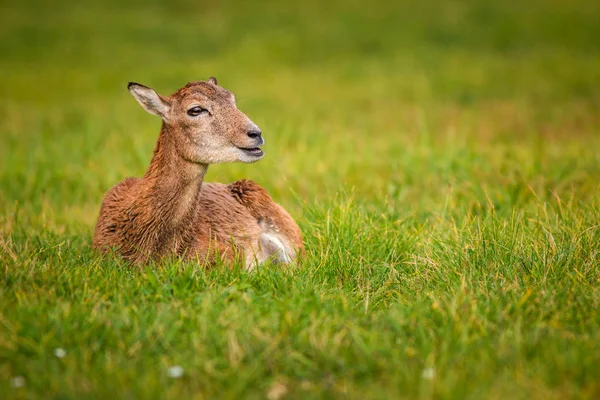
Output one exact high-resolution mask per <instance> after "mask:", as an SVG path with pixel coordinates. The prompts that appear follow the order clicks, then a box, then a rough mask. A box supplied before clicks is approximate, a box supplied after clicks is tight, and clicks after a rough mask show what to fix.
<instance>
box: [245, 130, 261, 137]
mask: <svg viewBox="0 0 600 400" xmlns="http://www.w3.org/2000/svg"><path fill="white" fill-rule="evenodd" d="M261 135H262V132H261V131H248V137H250V138H251V139H258V138H259V137H260V136H261Z"/></svg>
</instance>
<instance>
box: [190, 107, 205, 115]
mask: <svg viewBox="0 0 600 400" xmlns="http://www.w3.org/2000/svg"><path fill="white" fill-rule="evenodd" d="M187 113H188V115H189V116H190V117H197V116H198V115H200V114H202V113H207V114H208V110H206V109H204V108H202V107H199V106H196V107H192V108H190V109H189V110H188V112H187Z"/></svg>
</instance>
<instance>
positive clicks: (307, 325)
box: [0, 0, 600, 400]
mask: <svg viewBox="0 0 600 400" xmlns="http://www.w3.org/2000/svg"><path fill="white" fill-rule="evenodd" d="M0 7H1V8H2V10H1V12H0V15H1V17H0V18H1V20H2V21H1V22H2V23H1V24H0V53H1V54H2V56H1V57H0V94H1V96H0V233H1V236H0V265H1V267H0V271H1V274H2V278H1V282H0V398H3V399H9V398H10V399H12V398H15V399H20V398H56V399H66V398H77V399H81V398H111V397H112V398H215V397H219V398H240V397H242V398H265V397H266V398H268V399H270V400H277V399H281V398H351V399H355V398H369V399H371V398H420V399H446V398H456V399H465V398H468V399H480V398H486V399H499V398H515V399H565V398H598V397H600V383H599V381H598V376H600V348H599V347H598V343H600V333H599V332H600V315H599V313H598V308H599V305H600V289H599V287H600V285H599V284H600V272H599V266H600V255H599V249H600V196H599V194H600V183H599V182H600V152H599V151H598V149H600V113H599V112H598V110H599V109H600V95H599V94H600V41H598V39H597V38H598V37H600V25H598V18H599V17H600V6H599V5H598V4H595V3H594V2H591V1H585V0H574V1H570V2H561V1H546V0H544V1H542V0H532V1H528V2H521V3H519V4H513V2H503V1H500V0H497V1H488V2H479V1H476V0H469V1H463V2H450V1H447V2H434V1H433V0H425V1H421V2H418V4H415V3H414V2H408V1H406V2H404V1H401V2H384V1H375V2H371V3H369V4H368V5H366V4H364V3H363V2H357V1H344V2H342V1H333V2H327V3H322V2H319V1H316V0H315V1H304V2H301V3H298V4H296V5H292V4H290V3H287V2H275V1H269V2H261V3H260V4H259V3H257V2H238V3H233V2H211V3H210V4H203V3H202V2H190V1H185V0H177V1H174V2H169V3H168V5H167V3H164V4H163V3H160V2H154V1H144V2H142V1H135V0H132V1H128V2H126V3H124V4H122V3H121V2H116V1H114V2H112V3H111V2H104V3H102V4H85V3H76V2H67V1H64V0H57V1H55V2H52V3H47V2H41V1H37V2H18V1H16V0H8V2H4V3H3V4H2V5H1V6H0ZM211 75H215V76H217V78H218V79H219V82H220V83H221V84H222V85H223V86H225V87H227V88H229V89H231V90H232V91H234V92H235V93H236V95H237V98H238V105H239V107H240V108H241V109H242V110H243V111H244V112H246V113H247V114H248V115H249V116H250V117H251V118H252V119H253V120H254V121H255V122H257V123H258V125H259V126H260V127H261V128H262V129H263V132H264V134H265V137H266V141H267V147H266V149H265V150H266V157H265V159H264V160H262V161H261V162H260V163H257V164H253V165H218V166H213V167H211V168H210V169H209V174H208V180H210V181H222V182H228V181H233V180H236V179H240V178H243V177H247V178H251V179H254V180H256V181H258V182H259V183H260V184H262V185H263V186H264V187H265V188H266V189H267V190H268V191H269V192H270V193H271V194H272V196H273V197H274V198H275V199H276V200H277V201H278V202H280V203H281V204H283V205H284V206H285V207H286V208H287V209H288V210H290V212H291V213H292V214H293V215H294V216H295V218H296V219H297V221H298V222H299V224H300V225H301V228H302V229H303V232H304V234H305V242H306V247H307V250H308V255H307V258H306V260H305V262H304V264H303V265H302V267H300V268H292V269H291V270H281V269H277V268H273V267H267V268H263V269H261V270H259V271H258V272H256V273H251V274H248V273H246V272H244V271H241V270H240V269H239V268H233V269H229V268H220V269H215V270H210V271H206V270H204V269H202V268H200V267H198V266H197V265H193V264H184V263H181V262H178V261H172V262H168V263H166V264H163V265H152V266H148V267H147V268H142V269H133V268H130V267H127V266H126V265H123V264H122V263H120V262H119V261H118V260H103V259H101V258H99V257H98V256H97V255H96V254H94V253H93V252H92V251H91V233H92V230H93V227H94V224H95V219H96V217H97V213H98V209H99V205H100V201H101V198H102V196H103V194H104V192H105V191H106V190H108V189H109V188H110V187H111V186H112V185H114V184H116V183H117V182H118V181H120V180H122V179H123V178H125V177H126V176H136V175H137V176H139V175H141V174H143V172H144V170H145V168H146V166H147V164H148V162H149V159H150V156H151V153H152V149H153V146H154V142H155V140H156V137H157V134H158V129H159V121H158V120H157V119H156V118H154V117H152V116H149V115H147V114H146V113H144V112H143V111H142V110H141V109H140V108H139V106H138V105H137V104H136V103H135V101H134V100H133V99H132V98H131V97H130V96H129V94H128V93H127V92H126V89H125V87H126V83H127V82H128V81H130V80H134V81H138V82H140V83H143V84H147V85H150V86H153V87H155V88H156V89H157V90H158V91H159V92H162V93H165V94H168V93H170V92H172V91H174V90H175V89H176V88H178V87H180V86H182V85H183V84H184V83H185V82H187V81H189V80H196V79H206V78H208V77H209V76H211ZM56 349H64V350H65V352H66V354H65V355H64V357H57V356H56V355H55V350H56ZM58 354H59V355H60V351H59V353H58ZM175 365H180V366H181V367H183V369H184V374H183V376H182V377H180V378H172V377H170V376H169V373H168V371H169V368H170V367H172V366H175ZM16 377H22V378H18V379H17V380H15V378H16ZM19 383H20V384H22V387H14V386H15V384H16V386H19V385H18V384H19Z"/></svg>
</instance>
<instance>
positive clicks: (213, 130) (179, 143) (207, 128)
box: [127, 78, 264, 164]
mask: <svg viewBox="0 0 600 400" xmlns="http://www.w3.org/2000/svg"><path fill="white" fill-rule="evenodd" d="M127 88H128V89H129V92H130V93H131V94H132V95H133V97H134V98H135V99H136V100H137V102H138V103H140V105H141V106H142V107H143V108H144V109H145V110H146V111H148V112H149V113H150V114H154V115H158V116H159V117H161V118H162V120H163V131H164V132H163V134H166V135H170V136H171V137H170V140H171V141H172V142H173V143H174V144H175V149H176V151H177V153H178V154H179V155H180V156H181V157H182V158H183V159H185V160H186V161H189V162H192V163H198V164H216V163H225V162H236V161H241V162H246V163H251V162H255V161H258V160H260V159H261V158H262V157H263V156H264V153H263V151H262V150H261V149H260V148H259V146H262V145H263V144H264V140H263V138H262V133H261V131H260V129H259V128H258V126H256V124H254V122H252V121H251V120H250V118H248V117H247V116H246V115H245V114H244V113H242V112H241V111H240V110H238V109H237V106H236V102H235V96H234V95H233V93H231V92H230V91H228V90H226V89H224V88H222V87H221V86H218V85H217V80H216V79H215V78H210V79H209V80H208V81H205V82H190V83H188V84H187V85H185V86H184V87H183V88H181V89H179V90H178V91H177V92H175V93H174V94H172V95H171V96H169V97H164V96H161V95H159V94H158V93H156V92H155V91H154V90H153V89H151V88H149V87H146V86H144V85H140V84H139V83H135V82H130V83H129V85H128V87H127Z"/></svg>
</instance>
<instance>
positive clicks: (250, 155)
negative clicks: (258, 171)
mask: <svg viewBox="0 0 600 400" xmlns="http://www.w3.org/2000/svg"><path fill="white" fill-rule="evenodd" d="M237 149H238V150H239V152H240V153H241V154H240V161H241V162H244V163H253V162H256V161H258V160H260V159H261V158H263V157H264V156H265V152H264V151H262V149H261V148H260V147H238V148H237Z"/></svg>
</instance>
